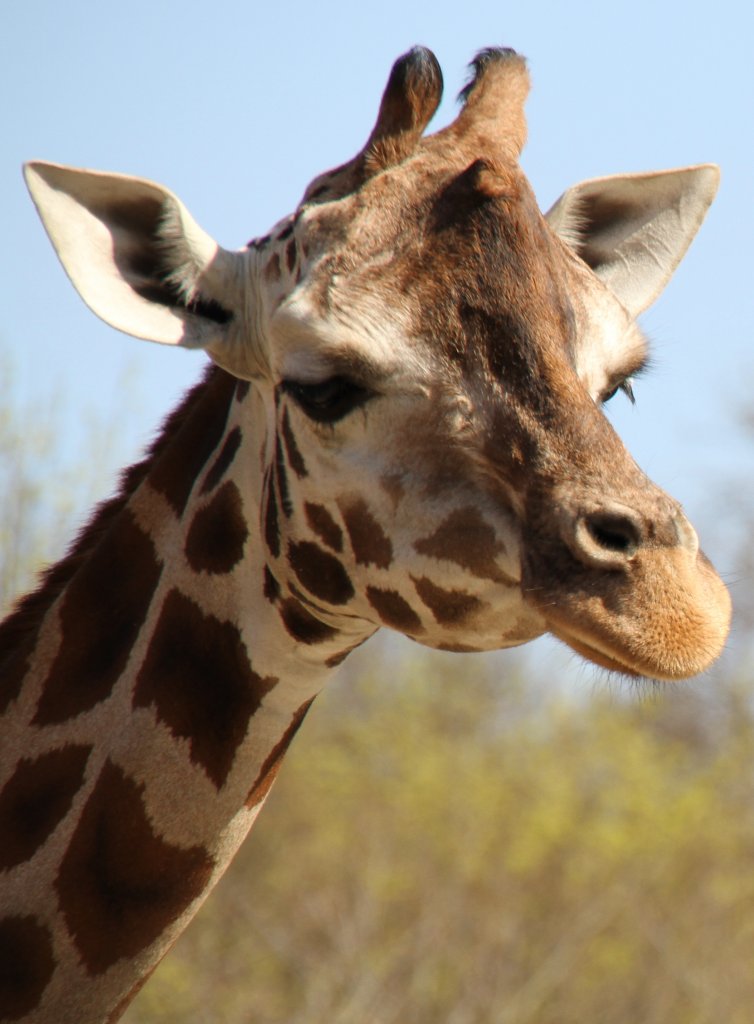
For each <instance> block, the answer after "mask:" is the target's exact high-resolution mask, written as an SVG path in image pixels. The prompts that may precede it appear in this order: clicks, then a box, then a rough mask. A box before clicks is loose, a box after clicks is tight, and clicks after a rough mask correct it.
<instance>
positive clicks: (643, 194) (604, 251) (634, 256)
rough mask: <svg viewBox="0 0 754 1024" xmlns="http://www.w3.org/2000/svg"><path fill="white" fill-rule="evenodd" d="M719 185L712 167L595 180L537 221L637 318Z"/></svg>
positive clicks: (578, 187) (688, 240)
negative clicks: (544, 221)
mask: <svg viewBox="0 0 754 1024" xmlns="http://www.w3.org/2000/svg"><path fill="white" fill-rule="evenodd" d="M719 180H720V172H719V170H718V168H717V167H715V166H714V164H701V165H699V166H697V167H684V168H681V169H679V170H673V171H656V172H653V173H649V174H626V175H616V176H615V177H609V178H595V179H594V180H592V181H584V182H582V183H581V184H580V185H574V187H573V188H570V189H568V191H567V192H565V193H564V194H563V195H562V196H561V197H560V199H558V201H557V202H556V203H555V205H554V206H553V207H552V209H551V210H549V212H548V213H547V214H546V215H545V216H546V219H547V221H548V223H549V225H550V227H551V228H552V229H553V230H554V231H555V232H556V234H558V235H560V236H561V238H563V240H564V241H565V242H567V243H568V244H569V245H570V246H571V248H573V249H574V250H575V251H576V252H577V253H578V255H579V256H580V257H581V258H582V259H583V260H584V262H585V263H587V264H588V265H589V266H590V267H591V268H592V269H593V270H594V272H595V274H596V275H597V276H598V277H599V278H601V279H602V280H603V281H604V282H605V284H606V285H607V286H608V287H609V288H610V289H611V290H612V291H613V292H614V293H615V295H617V297H618V298H619V299H620V301H621V302H622V303H623V305H624V306H625V307H626V309H627V310H628V312H629V313H630V314H631V315H632V316H638V314H639V313H641V312H642V311H643V310H645V309H646V308H647V306H649V305H651V303H652V302H654V300H655V299H656V298H657V296H658V295H659V294H660V292H661V291H662V289H663V288H664V287H665V285H666V284H667V283H668V281H669V280H670V278H671V276H672V274H673V272H674V271H675V269H676V267H677V266H678V264H679V263H680V262H681V259H682V258H683V256H684V255H685V253H686V250H687V249H688V247H689V245H690V244H691V242H692V240H693V238H694V236H695V235H696V233H697V231H698V230H699V227H700V226H701V223H702V221H703V220H704V217H705V214H706V213H707V210H708V208H709V205H710V203H711V202H712V200H713V199H714V198H715V193H716V192H717V186H718V183H719Z"/></svg>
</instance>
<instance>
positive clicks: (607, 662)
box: [550, 624, 648, 679]
mask: <svg viewBox="0 0 754 1024" xmlns="http://www.w3.org/2000/svg"><path fill="white" fill-rule="evenodd" d="M550 632H551V633H552V635H553V636H555V637H557V638H558V640H562V641H563V643H564V644H568V646H569V647H570V648H571V650H573V651H575V652H576V654H580V655H581V656H582V658H586V659H587V661H591V662H592V663H593V664H594V665H599V667H600V668H605V669H608V671H610V672H619V673H620V674H621V675H624V676H632V677H633V678H634V679H638V678H642V677H644V678H646V677H647V675H648V673H647V672H643V671H642V670H641V669H640V668H636V667H634V666H633V665H629V664H628V663H627V662H625V661H622V660H621V659H619V657H618V656H617V655H616V654H614V653H613V652H612V651H611V652H610V653H608V652H607V651H604V650H601V649H600V648H598V647H594V646H593V645H592V644H590V643H587V642H586V641H585V640H583V639H582V638H581V637H578V636H575V635H574V634H573V633H569V632H568V631H567V630H565V629H563V628H562V627H561V626H557V627H553V625H552V624H550Z"/></svg>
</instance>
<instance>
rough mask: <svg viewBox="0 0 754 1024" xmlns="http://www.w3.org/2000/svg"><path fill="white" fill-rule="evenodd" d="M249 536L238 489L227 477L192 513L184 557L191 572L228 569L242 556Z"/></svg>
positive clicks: (216, 571) (216, 572) (221, 571)
mask: <svg viewBox="0 0 754 1024" xmlns="http://www.w3.org/2000/svg"><path fill="white" fill-rule="evenodd" d="M248 536H249V531H248V528H247V526H246V520H245V519H244V515H243V503H242V501H241V494H240V491H239V490H238V488H237V487H236V485H235V484H234V483H233V481H232V480H228V481H226V483H224V484H223V485H222V487H221V488H220V489H219V490H218V491H217V493H216V494H215V495H214V496H213V498H212V500H211V501H210V502H209V504H207V505H205V506H204V508H202V509H200V510H199V511H198V512H197V513H196V515H195V516H194V521H193V522H192V524H191V527H190V529H189V531H188V534H187V536H186V543H185V552H186V558H187V559H188V562H189V565H190V566H191V568H192V569H193V570H194V572H209V573H213V574H215V575H220V574H223V573H229V572H231V571H232V569H233V568H234V567H235V566H236V565H238V563H239V562H240V561H241V559H242V558H243V553H244V546H245V544H246V540H247V538H248Z"/></svg>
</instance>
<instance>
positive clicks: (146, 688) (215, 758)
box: [133, 590, 277, 789]
mask: <svg viewBox="0 0 754 1024" xmlns="http://www.w3.org/2000/svg"><path fill="white" fill-rule="evenodd" d="M276 683H277V679H275V678H274V677H272V676H269V677H262V676H259V675H258V674H257V673H256V672H255V671H254V669H253V668H252V666H251V663H250V661H249V656H248V653H247V650H246V645H245V644H244V642H243V639H242V637H241V634H240V632H239V630H238V627H237V626H235V625H233V623H230V622H221V621H220V620H219V619H216V618H215V617H214V616H212V615H205V614H204V612H202V610H201V609H200V608H199V606H198V605H196V604H195V603H194V602H193V601H191V600H190V599H189V598H188V597H185V596H184V595H183V594H181V593H180V592H179V591H177V590H171V591H170V593H169V594H168V595H167V597H166V598H165V602H164V604H163V606H162V611H161V612H160V617H159V620H158V622H157V626H156V627H155V631H154V635H153V637H152V640H151V643H150V645H149V650H148V651H147V655H146V658H145V659H144V664H143V665H142V667H141V670H140V671H139V675H138V678H137V680H136V689H135V691H134V696H133V704H134V707H150V706H152V707H154V709H155V712H156V714H157V717H158V718H159V720H160V721H162V722H164V723H165V725H166V726H167V727H168V728H169V729H170V731H171V732H172V734H173V735H174V736H176V737H181V738H183V739H186V740H188V742H189V749H190V755H189V756H190V758H191V760H192V761H193V762H194V763H195V764H198V765H201V766H202V768H204V770H205V772H206V773H207V776H208V777H209V778H210V779H211V780H212V782H213V783H214V784H215V786H216V787H217V788H218V789H221V788H222V786H223V785H224V784H225V782H226V780H227V777H228V775H229V773H230V770H231V768H232V767H233V763H234V761H235V757H236V753H237V751H238V748H239V746H240V745H241V743H242V742H243V740H244V738H245V736H246V733H247V730H248V727H249V721H250V720H251V718H252V716H253V715H254V714H255V712H256V711H257V710H258V709H259V706H260V704H261V703H262V698H263V697H264V695H265V694H266V693H268V692H269V691H270V690H271V689H272V687H273V686H275V684H276Z"/></svg>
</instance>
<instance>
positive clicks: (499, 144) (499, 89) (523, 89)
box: [451, 47, 530, 160]
mask: <svg viewBox="0 0 754 1024" xmlns="http://www.w3.org/2000/svg"><path fill="white" fill-rule="evenodd" d="M470 68H471V77H470V80H469V82H468V83H467V85H466V86H464V88H463V89H462V90H461V93H460V95H459V99H460V100H461V101H462V102H463V109H462V110H461V113H460V114H459V115H458V117H457V118H456V120H455V121H454V122H453V124H452V125H451V131H452V132H453V134H454V135H455V136H456V138H457V139H458V140H460V141H464V142H465V141H466V140H467V139H468V141H469V143H471V144H472V145H474V146H476V147H477V149H479V147H481V150H482V151H483V150H484V149H487V150H488V151H489V152H488V155H489V157H490V158H492V159H493V160H494V158H495V157H496V156H497V157H507V158H508V159H517V158H518V156H519V154H520V152H521V150H522V149H523V147H524V143H525V142H526V118H525V116H524V102H525V101H526V97H527V96H528V95H529V85H530V83H529V73H528V71H527V68H526V60H525V59H524V58H523V57H521V56H520V55H519V54H518V53H516V51H515V50H511V49H508V48H505V47H499V48H491V49H486V50H481V51H480V52H479V53H478V54H477V55H476V57H475V58H474V60H473V61H472V62H471V65H470Z"/></svg>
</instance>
